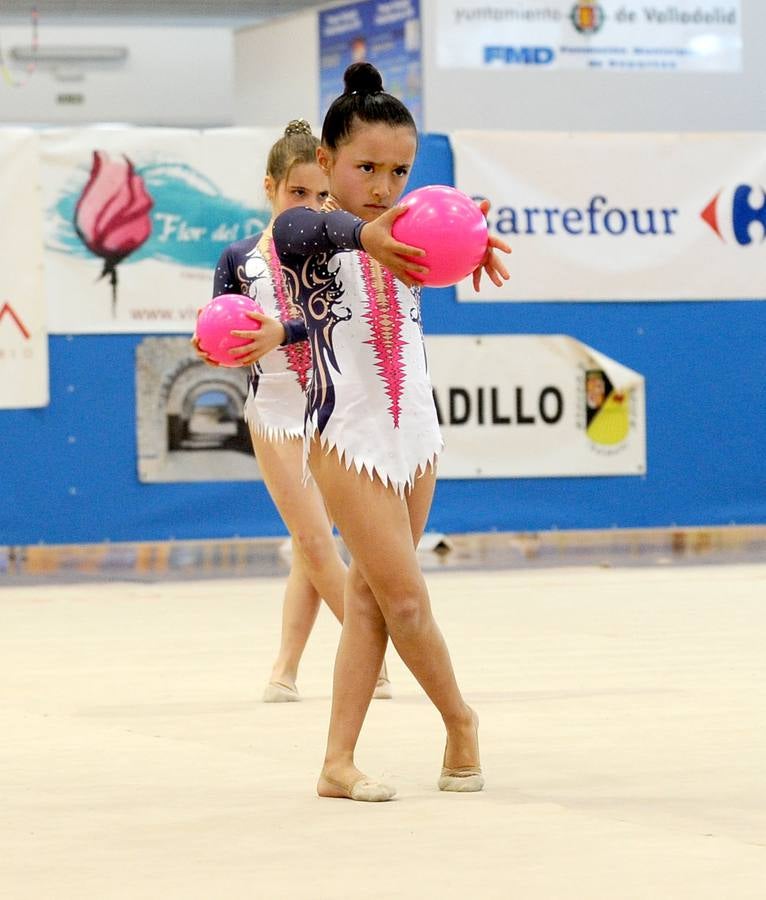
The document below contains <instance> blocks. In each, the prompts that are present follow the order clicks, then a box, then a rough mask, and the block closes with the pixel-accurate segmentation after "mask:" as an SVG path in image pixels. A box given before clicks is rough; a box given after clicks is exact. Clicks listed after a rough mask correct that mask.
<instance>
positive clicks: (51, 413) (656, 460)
mask: <svg viewBox="0 0 766 900" xmlns="http://www.w3.org/2000/svg"><path fill="white" fill-rule="evenodd" d="M452 180H453V176H452V157H451V153H450V149H449V144H448V142H447V139H446V137H443V136H440V135H430V136H425V137H424V138H423V139H422V142H421V149H420V156H419V160H418V164H417V166H416V169H415V171H414V173H413V176H412V180H411V185H410V186H411V187H417V186H418V185H421V184H432V183H451V182H452ZM512 285H513V282H511V288H510V290H512ZM423 316H424V322H425V327H426V331H427V332H430V333H434V334H485V333H513V334H520V333H523V334H568V335H571V336H572V337H575V338H577V339H578V340H580V341H582V342H583V343H586V344H589V345H590V346H592V347H594V348H596V349H597V350H599V351H601V352H602V353H605V354H606V355H607V356H610V357H612V358H613V359H615V360H618V361H619V362H621V363H623V364H624V365H626V366H629V367H630V368H632V369H635V370H636V371H638V372H641V373H642V374H643V375H644V377H645V378H646V399H647V441H648V460H647V462H648V471H647V474H646V476H644V477H624V478H545V479H507V480H506V479H502V480H470V481H469V480H458V481H451V480H450V481H446V480H445V481H441V482H440V483H439V486H438V488H437V492H436V498H435V501H434V508H433V512H432V516H431V521H430V523H429V527H430V528H431V529H435V530H438V531H445V532H461V531H484V530H493V529H497V530H501V531H506V530H510V531H515V530H542V529H549V528H560V529H566V528H609V527H612V526H619V527H642V526H665V525H672V524H677V525H706V524H707V525H717V524H729V523H732V522H734V523H737V524H752V523H761V522H766V465H765V464H764V461H763V460H764V451H763V448H764V446H766V416H765V415H764V393H765V390H764V374H765V373H766V302H765V301H763V300H758V301H743V302H721V303H710V302H706V303H693V302H681V303H662V302H653V303H512V304H498V303H470V304H459V303H457V302H456V300H455V295H454V291H453V290H451V289H443V290H433V291H426V292H425V293H424V308H423ZM143 337H144V336H143V335H141V336H139V335H109V336H91V335H87V336H86V335H75V336H72V337H65V336H53V337H51V338H50V369H51V403H50V406H49V407H48V408H47V409H42V410H20V411H14V410H6V411H0V446H1V447H2V453H0V483H1V484H2V486H3V491H2V496H3V503H2V509H0V544H28V543H38V542H46V543H68V542H75V543H78V542H91V541H102V540H105V539H109V540H112V541H123V540H164V539H168V538H178V539H183V538H203V537H230V536H234V535H239V536H243V537H244V536H251V535H252V536H256V535H258V536H261V535H262V536H270V535H278V534H284V527H283V526H282V523H281V521H280V520H279V517H278V516H277V514H276V512H275V511H274V508H273V506H272V504H271V502H270V500H269V497H268V494H267V493H266V490H265V488H264V487H263V485H261V484H260V483H254V482H229V483H222V482H205V483H185V484H141V483H140V482H139V481H138V476H137V470H136V437H135V387H134V380H135V348H136V346H137V345H138V344H139V343H140V341H141V340H142V339H143Z"/></svg>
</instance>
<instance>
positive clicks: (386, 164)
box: [317, 120, 418, 222]
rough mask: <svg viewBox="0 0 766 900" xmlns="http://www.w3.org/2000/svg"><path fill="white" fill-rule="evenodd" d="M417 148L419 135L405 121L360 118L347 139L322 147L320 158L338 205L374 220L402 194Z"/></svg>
mask: <svg viewBox="0 0 766 900" xmlns="http://www.w3.org/2000/svg"><path fill="white" fill-rule="evenodd" d="M417 148H418V141H417V135H416V134H415V132H414V131H413V130H412V129H411V128H409V127H408V126H406V125H394V126H392V125H387V124H386V123H385V122H375V123H372V124H370V123H367V122H360V121H358V120H357V121H356V124H355V125H354V127H353V128H352V130H351V133H350V135H349V138H348V139H347V140H346V141H345V142H344V143H342V144H340V145H339V146H338V147H336V148H335V150H331V149H329V148H328V147H320V148H319V149H318V150H317V159H318V160H319V165H320V166H321V167H322V168H323V170H324V171H326V172H327V174H328V175H329V177H330V193H331V194H332V196H333V199H334V200H335V201H337V204H338V206H340V208H341V209H345V210H347V211H348V212H350V213H353V214H354V215H355V216H359V218H360V219H364V220H365V221H366V222H371V221H372V220H373V219H377V217H378V216H379V215H381V214H382V213H384V212H385V211H386V210H387V209H390V208H391V207H392V206H394V205H395V204H396V201H397V200H398V199H399V197H401V195H402V191H403V190H404V188H405V187H406V186H407V179H408V178H409V176H410V170H411V169H412V163H413V162H414V160H415V153H416V151H417Z"/></svg>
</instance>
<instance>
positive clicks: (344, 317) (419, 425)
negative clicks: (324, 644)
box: [273, 63, 510, 801]
mask: <svg viewBox="0 0 766 900" xmlns="http://www.w3.org/2000/svg"><path fill="white" fill-rule="evenodd" d="M345 86H346V89H345V92H344V93H343V94H342V95H341V96H340V97H338V98H337V99H336V100H335V101H334V102H333V104H332V105H331V107H330V109H329V110H328V112H327V115H326V117H325V121H324V126H323V129H322V144H321V146H320V149H319V151H318V155H317V157H318V159H319V163H320V166H321V167H322V169H323V170H324V171H325V172H326V173H327V175H328V176H329V179H330V192H331V195H332V197H333V199H334V201H335V202H336V203H337V205H338V207H339V209H338V210H337V211H333V212H316V211H313V210H309V209H291V210H288V211H287V212H284V213H282V215H280V216H278V217H277V219H276V220H275V222H274V228H273V236H274V243H275V246H276V248H277V251H278V253H279V256H280V259H281V261H282V268H283V272H284V274H285V278H286V280H287V284H288V287H289V290H290V293H291V295H292V296H293V297H294V298H296V300H297V302H298V303H299V304H300V307H301V309H302V312H303V317H304V320H305V324H306V328H307V332H308V337H309V343H310V345H311V357H312V376H311V379H310V385H309V390H308V394H307V409H306V430H305V443H304V452H305V455H306V460H307V463H308V467H309V469H310V472H311V475H312V476H313V478H314V480H315V481H316V483H317V484H318V485H319V488H320V490H321V492H322V496H323V497H324V499H325V502H326V504H327V506H328V509H329V511H330V515H331V516H332V518H333V520H334V521H335V523H336V525H337V527H338V529H339V530H340V533H341V535H342V537H343V539H344V541H345V542H346V545H347V546H348V548H349V550H350V552H351V556H352V562H351V566H350V569H349V572H348V575H347V578H346V590H345V595H344V620H343V629H342V632H341V640H340V645H339V648H338V654H337V658H336V663H335V674H334V681H333V701H332V710H331V716H330V728H329V735H328V741H327V750H326V755H325V760H324V765H323V768H322V772H321V775H320V778H319V782H318V785H317V790H318V793H319V794H320V796H322V797H348V798H351V799H354V800H373V801H375V800H389V799H390V798H391V797H393V796H394V794H395V790H394V788H393V787H391V786H389V785H387V784H384V783H382V782H379V781H376V780H373V779H370V778H368V777H366V776H365V775H364V774H363V773H362V771H360V770H359V769H358V768H357V767H356V764H355V761H354V751H355V747H356V744H357V740H358V737H359V733H360V730H361V727H362V723H363V721H364V718H365V715H366V712H367V708H368V706H369V702H370V698H371V697H372V695H373V691H374V688H375V683H376V679H377V675H378V672H379V671H380V666H381V663H382V661H383V657H384V654H385V650H386V645H387V641H388V637H389V635H390V637H391V639H392V641H393V643H394V646H395V647H396V649H397V651H398V652H399V655H400V656H401V658H402V659H403V661H404V662H405V664H406V665H407V666H408V668H409V669H410V671H411V672H412V673H413V674H414V675H415V677H416V678H417V680H418V681H419V682H420V684H421V686H422V687H423V689H424V690H425V692H426V693H427V695H428V696H429V697H430V699H431V700H432V701H433V703H434V704H435V706H436V707H437V709H438V711H439V712H440V713H441V716H442V719H443V721H444V724H445V727H446V731H447V743H446V748H445V753H444V760H443V766H442V772H441V776H440V778H439V788H440V789H441V790H445V791H478V790H481V788H482V787H483V784H484V778H483V775H482V771H481V768H480V762H479V744H478V733H477V729H478V719H477V717H476V714H475V713H474V712H473V710H472V709H471V708H470V707H469V706H468V705H467V704H466V703H465V701H464V700H463V698H462V696H461V694H460V690H459V688H458V685H457V681H456V680H455V675H454V672H453V670H452V664H451V662H450V657H449V653H448V650H447V646H446V644H445V642H444V639H443V637H442V635H441V633H440V631H439V629H438V627H437V625H436V622H435V621H434V617H433V615H432V613H431V607H430V603H429V597H428V591H427V588H426V585H425V582H424V579H423V576H422V574H421V572H420V568H419V566H418V562H417V558H416V547H417V544H418V541H419V540H420V537H421V535H422V533H423V529H424V527H425V524H426V519H427V517H428V512H429V509H430V505H431V498H432V495H433V489H434V481H435V464H436V458H437V456H438V454H439V452H440V450H441V448H442V440H441V435H440V433H439V426H438V423H437V418H436V410H435V406H434V402H433V397H432V393H431V384H430V380H429V376H428V371H427V364H426V358H425V351H424V345H423V335H422V330H421V318H420V293H419V288H418V285H417V280H418V276H422V275H423V274H424V272H425V271H426V270H425V269H424V267H423V266H422V265H419V264H418V263H417V262H412V258H413V257H414V258H417V257H419V256H422V255H423V251H421V250H418V249H416V248H413V247H408V246H406V245H404V244H401V243H399V242H397V241H396V240H394V239H393V237H392V236H391V226H392V224H393V222H394V221H395V219H396V218H397V217H398V216H399V215H400V214H401V213H402V212H403V209H401V208H396V207H395V204H396V201H397V199H398V198H399V196H400V195H401V193H402V191H403V189H404V187H405V185H406V183H407V178H408V175H409V172H410V168H411V166H412V163H413V160H414V158H415V152H416V149H417V133H416V129H415V124H414V122H413V120H412V117H411V115H410V113H409V111H408V110H407V108H406V107H405V106H404V105H403V104H402V103H401V102H400V101H399V100H398V99H396V98H395V97H393V96H392V95H390V94H388V93H386V92H384V91H383V85H382V81H381V78H380V74H379V73H378V71H377V70H376V69H375V68H374V67H373V66H371V65H369V64H368V63H357V64H354V65H352V66H350V67H349V68H348V69H347V70H346V73H345ZM487 208H488V205H487V206H485V207H484V211H485V212H486V209H487ZM490 245H491V246H490V248H488V251H487V255H486V257H485V259H484V261H483V263H482V265H481V266H480V267H479V268H478V269H477V270H476V272H474V286H475V287H476V288H477V289H478V287H479V282H480V278H481V272H482V270H484V271H486V272H487V274H488V275H489V277H490V278H491V279H492V281H493V282H494V283H495V284H498V285H499V284H502V281H503V280H504V279H507V278H508V272H507V271H506V269H505V267H504V266H503V264H502V262H500V260H499V259H498V258H497V256H496V254H495V252H494V248H497V249H500V250H503V251H504V252H509V251H510V248H508V247H507V245H505V244H504V243H503V242H501V241H499V240H498V239H496V238H492V239H491V241H490ZM405 257H410V260H407V259H406V258H405Z"/></svg>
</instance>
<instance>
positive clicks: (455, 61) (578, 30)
mask: <svg viewBox="0 0 766 900" xmlns="http://www.w3.org/2000/svg"><path fill="white" fill-rule="evenodd" d="M434 5H435V8H436V17H437V18H436V22H437V24H436V64H437V66H440V67H441V68H445V69H493V70H498V69H499V70H505V71H507V70H514V69H516V70H518V69H532V70H534V69H581V70H584V69H588V70H591V71H602V70H603V71H609V72H646V71H655V72H656V71H660V72H740V71H741V70H742V22H741V18H742V16H741V10H740V0H725V2H721V0H674V2H671V3H665V2H651V0H649V2H643V0H508V2H505V3H483V2H481V0H468V2H465V0H439V2H438V3H437V4H434Z"/></svg>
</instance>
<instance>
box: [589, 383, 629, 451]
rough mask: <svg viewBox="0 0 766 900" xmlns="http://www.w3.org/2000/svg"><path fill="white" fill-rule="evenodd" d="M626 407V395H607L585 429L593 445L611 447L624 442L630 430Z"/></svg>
mask: <svg viewBox="0 0 766 900" xmlns="http://www.w3.org/2000/svg"><path fill="white" fill-rule="evenodd" d="M628 406H629V403H628V395H627V394H618V393H612V394H609V396H608V397H607V398H606V400H604V404H603V406H602V407H601V409H600V410H599V411H598V412H597V413H596V415H595V416H594V417H593V419H592V420H591V423H590V425H588V428H587V435H588V437H589V438H590V439H591V440H592V441H593V443H594V444H607V445H612V444H619V443H620V442H621V441H624V440H625V438H626V437H627V436H628V431H629V430H630V416H629V410H628Z"/></svg>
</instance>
